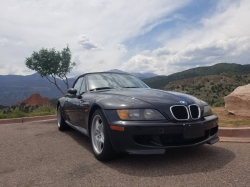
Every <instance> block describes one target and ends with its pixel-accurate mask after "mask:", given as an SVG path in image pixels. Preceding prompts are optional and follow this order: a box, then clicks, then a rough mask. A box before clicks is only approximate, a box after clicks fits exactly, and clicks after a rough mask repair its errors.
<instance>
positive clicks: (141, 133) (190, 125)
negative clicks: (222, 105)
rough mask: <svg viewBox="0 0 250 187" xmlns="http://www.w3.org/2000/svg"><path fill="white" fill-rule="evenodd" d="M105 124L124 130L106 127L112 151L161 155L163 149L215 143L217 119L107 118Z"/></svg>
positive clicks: (213, 116)
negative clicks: (132, 119) (144, 119)
mask: <svg viewBox="0 0 250 187" xmlns="http://www.w3.org/2000/svg"><path fill="white" fill-rule="evenodd" d="M105 115H106V117H107V120H108V123H109V125H112V126H119V127H124V131H117V130H112V129H111V128H108V129H109V130H108V132H109V137H110V141H111V143H112V145H113V147H114V149H115V150H116V151H119V152H126V153H131V154H163V153H165V150H166V149H167V148H174V147H189V146H197V145H202V144H205V143H209V144H214V143H216V142H217V141H219V138H218V137H217V132H218V124H217V121H218V117H217V116H215V115H212V116H208V117H205V118H204V119H202V120H199V121H193V122H178V123H170V122H160V121H154V122H153V121H121V120H112V117H111V118H109V115H108V112H105Z"/></svg>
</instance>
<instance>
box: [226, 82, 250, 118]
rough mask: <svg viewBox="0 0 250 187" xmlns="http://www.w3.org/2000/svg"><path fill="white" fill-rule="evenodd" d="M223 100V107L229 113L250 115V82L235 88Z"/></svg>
mask: <svg viewBox="0 0 250 187" xmlns="http://www.w3.org/2000/svg"><path fill="white" fill-rule="evenodd" d="M224 100H225V108H226V109H227V111H229V112H230V113H233V114H235V115H238V116H248V117H250V84H248V85H245V86H240V87H238V88H236V89H235V90H234V91H233V92H232V93H231V94H230V95H228V96H226V97H225V98H224Z"/></svg>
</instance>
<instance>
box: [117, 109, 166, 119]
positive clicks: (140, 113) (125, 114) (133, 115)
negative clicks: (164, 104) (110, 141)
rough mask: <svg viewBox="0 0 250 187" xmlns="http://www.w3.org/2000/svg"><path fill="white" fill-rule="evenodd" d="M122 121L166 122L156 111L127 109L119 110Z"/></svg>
mask: <svg viewBox="0 0 250 187" xmlns="http://www.w3.org/2000/svg"><path fill="white" fill-rule="evenodd" d="M117 114H118V116H119V117H120V119H122V120H165V119H166V118H165V117H164V116H163V115H162V114H161V113H160V112H158V111H157V110H154V109H129V110H128V109H126V110H117Z"/></svg>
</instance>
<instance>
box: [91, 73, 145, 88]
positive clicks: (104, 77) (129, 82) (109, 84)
mask: <svg viewBox="0 0 250 187" xmlns="http://www.w3.org/2000/svg"><path fill="white" fill-rule="evenodd" d="M87 80H88V85H89V90H90V91H91V90H101V89H114V88H149V87H148V86H147V85H146V84H145V83H144V82H142V81H141V80H139V79H137V78H136V77H134V76H132V75H127V74H118V73H99V74H90V75H88V79H87Z"/></svg>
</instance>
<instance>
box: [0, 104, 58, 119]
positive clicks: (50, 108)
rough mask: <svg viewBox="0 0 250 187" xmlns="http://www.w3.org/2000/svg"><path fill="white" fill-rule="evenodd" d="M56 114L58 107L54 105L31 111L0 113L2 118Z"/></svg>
mask: <svg viewBox="0 0 250 187" xmlns="http://www.w3.org/2000/svg"><path fill="white" fill-rule="evenodd" d="M54 114H56V108H55V107H53V106H42V107H39V108H37V109H35V110H34V111H32V112H30V113H26V112H23V111H21V110H14V111H13V112H11V113H9V114H3V113H0V119H7V118H22V117H33V116H46V115H54Z"/></svg>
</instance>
